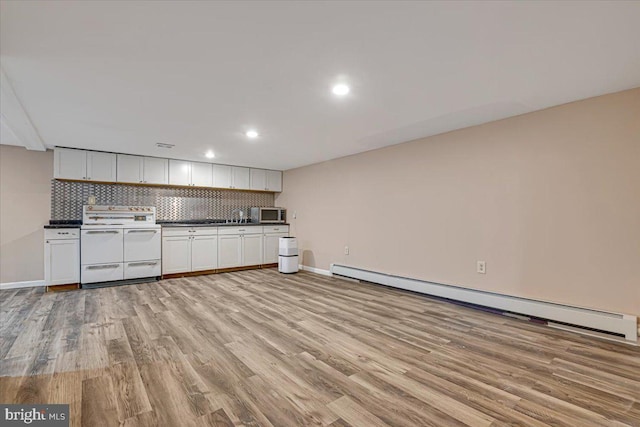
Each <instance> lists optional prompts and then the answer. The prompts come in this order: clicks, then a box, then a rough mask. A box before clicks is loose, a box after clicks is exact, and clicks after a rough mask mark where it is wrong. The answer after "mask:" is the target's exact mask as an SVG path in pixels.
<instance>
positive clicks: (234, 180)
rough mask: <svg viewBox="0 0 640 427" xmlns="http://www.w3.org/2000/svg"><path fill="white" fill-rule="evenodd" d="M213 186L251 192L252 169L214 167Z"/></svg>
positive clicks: (224, 166)
mask: <svg viewBox="0 0 640 427" xmlns="http://www.w3.org/2000/svg"><path fill="white" fill-rule="evenodd" d="M213 186H214V187H217V188H233V189H236V190H250V189H251V172H250V169H249V168H243V167H240V166H227V165H213Z"/></svg>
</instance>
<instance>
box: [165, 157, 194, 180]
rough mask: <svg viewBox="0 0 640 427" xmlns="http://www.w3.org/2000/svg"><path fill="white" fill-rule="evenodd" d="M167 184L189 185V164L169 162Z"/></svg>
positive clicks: (180, 161)
mask: <svg viewBox="0 0 640 427" xmlns="http://www.w3.org/2000/svg"><path fill="white" fill-rule="evenodd" d="M169 184H171V185H191V162H185V161H184V160H169Z"/></svg>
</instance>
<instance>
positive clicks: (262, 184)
mask: <svg viewBox="0 0 640 427" xmlns="http://www.w3.org/2000/svg"><path fill="white" fill-rule="evenodd" d="M251 189H252V190H263V191H276V192H280V191H282V172H280V171H271V170H265V169H251Z"/></svg>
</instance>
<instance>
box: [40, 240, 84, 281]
mask: <svg viewBox="0 0 640 427" xmlns="http://www.w3.org/2000/svg"><path fill="white" fill-rule="evenodd" d="M44 237H45V240H44V281H45V285H47V286H51V285H67V284H71V283H79V282H80V230H79V229H64V228H60V229H46V230H45V233H44Z"/></svg>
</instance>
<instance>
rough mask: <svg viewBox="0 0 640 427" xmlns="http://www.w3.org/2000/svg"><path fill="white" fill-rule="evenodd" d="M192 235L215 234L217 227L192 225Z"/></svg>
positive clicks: (216, 233)
mask: <svg viewBox="0 0 640 427" xmlns="http://www.w3.org/2000/svg"><path fill="white" fill-rule="evenodd" d="M192 230H193V233H191V234H193V235H195V236H217V235H218V227H193V228H192Z"/></svg>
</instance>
